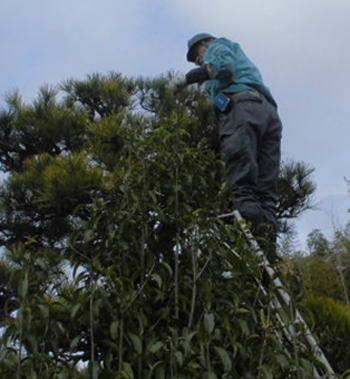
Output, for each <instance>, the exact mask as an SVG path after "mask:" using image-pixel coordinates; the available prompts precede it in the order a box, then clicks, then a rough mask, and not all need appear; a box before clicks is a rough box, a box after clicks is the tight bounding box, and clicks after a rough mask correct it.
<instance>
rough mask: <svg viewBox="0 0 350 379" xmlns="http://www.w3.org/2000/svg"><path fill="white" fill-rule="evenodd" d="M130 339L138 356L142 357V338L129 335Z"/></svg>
mask: <svg viewBox="0 0 350 379" xmlns="http://www.w3.org/2000/svg"><path fill="white" fill-rule="evenodd" d="M128 335H129V338H130V340H131V342H132V344H133V346H134V348H135V350H136V352H137V354H139V355H141V354H142V340H141V338H140V337H138V336H137V335H136V334H133V333H129V334H128Z"/></svg>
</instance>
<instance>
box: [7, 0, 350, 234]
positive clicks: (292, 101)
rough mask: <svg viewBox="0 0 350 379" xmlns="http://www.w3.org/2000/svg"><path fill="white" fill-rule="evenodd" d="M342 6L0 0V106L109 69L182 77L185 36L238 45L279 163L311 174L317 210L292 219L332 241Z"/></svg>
mask: <svg viewBox="0 0 350 379" xmlns="http://www.w3.org/2000/svg"><path fill="white" fill-rule="evenodd" d="M349 20H350V1H349V0H244V1H242V0H241V1H238V0H30V1H28V0H0V49H1V54H0V96H1V99H0V106H1V107H4V101H3V99H4V96H5V94H6V93H8V92H9V91H12V90H14V89H19V91H20V92H21V93H22V95H23V99H24V101H25V102H30V101H31V100H33V99H34V98H35V96H36V94H37V91H38V88H39V87H40V86H41V85H43V84H51V85H55V84H57V83H59V82H62V81H63V80H65V79H68V78H71V77H73V78H76V79H84V78H85V77H86V75H88V74H91V73H93V72H99V73H106V72H108V71H111V70H113V71H117V72H120V73H122V74H124V75H127V76H139V75H142V76H149V77H154V76H157V75H159V74H162V73H165V72H167V71H168V70H174V71H176V72H183V73H185V72H186V71H187V70H189V69H191V68H192V67H191V66H190V64H189V63H187V62H186V60H185V53H186V44H187V40H188V39H189V38H190V37H191V36H192V35H193V34H195V33H197V32H202V31H205V32H209V33H211V34H213V35H215V36H217V37H220V36H225V37H228V38H231V39H233V40H235V41H236V42H239V43H240V44H241V45H242V47H243V49H244V50H245V52H246V53H247V55H248V56H249V57H250V58H251V59H252V60H253V61H254V62H255V63H256V64H257V65H258V66H259V68H260V70H261V71H262V74H263V77H264V80H265V83H266V84H267V85H268V86H269V88H270V89H271V91H272V93H273V94H274V97H275V98H276V100H277V102H278V104H279V112H280V115H281V118H282V121H283V124H284V135H283V145H282V151H283V157H284V158H285V159H288V158H292V159H294V160H300V161H304V162H306V163H308V164H310V165H311V166H312V167H314V168H315V173H314V176H313V179H314V180H315V182H316V183H317V185H318V190H317V197H316V201H317V203H318V204H319V210H318V211H313V212H308V213H307V214H306V215H304V217H303V218H302V219H301V220H300V221H299V222H298V229H299V233H300V238H301V239H303V238H304V237H305V236H306V235H307V233H309V232H310V231H311V230H312V229H314V228H321V229H322V230H323V231H324V232H325V233H326V234H328V235H331V232H332V230H333V228H334V227H341V226H343V225H344V224H345V222H346V221H349V220H350V215H349V214H348V213H347V209H348V208H350V196H349V194H348V190H347V185H346V182H345V180H344V177H347V178H349V179H350V167H349V166H350V162H349V161H350V160H349V156H350V153H349V145H350V115H349V109H350V21H349Z"/></svg>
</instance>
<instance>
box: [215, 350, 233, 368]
mask: <svg viewBox="0 0 350 379" xmlns="http://www.w3.org/2000/svg"><path fill="white" fill-rule="evenodd" d="M214 350H215V351H216V353H217V354H218V356H219V358H220V359H221V362H222V364H223V366H224V370H225V372H230V371H231V369H232V361H231V358H230V355H229V354H228V352H227V351H226V350H225V349H223V348H222V347H218V346H215V347H214Z"/></svg>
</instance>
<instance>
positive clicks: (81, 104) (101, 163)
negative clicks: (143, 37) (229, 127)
mask: <svg viewBox="0 0 350 379" xmlns="http://www.w3.org/2000/svg"><path fill="white" fill-rule="evenodd" d="M169 76H170V74H169V75H166V76H164V77H160V78H156V79H152V80H150V79H144V78H137V79H129V78H125V77H123V76H122V75H121V74H117V73H109V74H108V75H99V74H93V75H91V76H89V77H88V78H87V79H86V80H83V81H78V80H73V79H71V80H67V81H66V82H65V83H63V84H62V85H61V86H60V87H59V88H58V89H52V88H41V90H40V92H39V95H38V98H37V99H36V100H35V101H34V102H33V103H32V104H29V105H28V104H23V103H22V101H21V97H20V95H19V94H18V93H15V94H13V95H11V96H9V97H8V99H7V103H8V107H7V108H6V109H3V110H2V111H1V114H0V168H1V170H2V171H3V172H4V173H6V174H7V176H6V178H4V179H3V181H2V183H1V188H0V191H1V204H0V225H1V230H0V245H1V246H2V249H3V253H2V255H3V257H2V260H1V264H0V273H1V276H0V305H1V309H0V323H1V325H2V326H3V332H2V336H1V344H0V357H1V359H0V373H1V377H2V378H10V377H12V378H13V377H14V376H15V377H16V378H18V379H20V378H28V379H29V378H30V379H32V378H39V377H40V378H50V379H51V378H60V379H61V378H93V379H95V378H101V379H104V378H156V379H161V378H187V377H189V376H191V377H194V378H208V379H214V378H247V379H249V378H266V379H269V378H273V377H286V378H293V377H298V378H310V377H311V376H310V375H312V369H313V364H316V365H318V363H317V362H314V358H313V356H312V355H311V354H310V352H309V351H308V350H307V349H306V347H305V344H304V343H303V341H300V343H291V342H290V341H288V339H286V338H285V337H284V331H283V328H282V327H281V326H279V324H278V322H277V321H278V314H276V313H278V312H277V311H276V310H275V309H274V308H273V307H272V306H271V304H272V303H271V299H270V295H269V294H264V293H262V292H261V290H260V287H259V285H258V284H257V283H259V282H261V279H262V273H261V268H260V265H259V260H258V259H257V257H255V256H254V254H253V252H252V251H251V250H250V249H249V248H248V247H247V245H246V243H245V242H244V238H243V237H242V234H241V231H240V228H239V227H238V225H236V224H235V223H233V222H231V223H225V222H223V221H222V220H220V219H219V218H218V217H217V216H218V215H220V214H222V213H227V211H228V209H227V206H228V205H227V204H228V203H229V196H230V191H229V189H228V188H227V185H226V183H225V171H224V168H223V164H222V162H221V160H220V157H219V149H218V133H217V130H218V129H217V124H216V121H215V117H214V114H213V112H212V109H211V106H210V105H209V104H208V102H207V100H206V98H205V96H204V95H203V93H202V92H201V91H200V90H199V89H189V90H186V91H184V93H183V94H180V95H178V96H177V97H174V96H173V95H172V94H171V93H170V92H169V91H168V90H167V88H166V82H167V79H168V78H169ZM58 95H60V96H58ZM311 172H312V170H311V169H310V168H309V167H308V166H307V165H305V164H303V163H293V162H292V163H290V162H289V163H288V162H287V163H285V165H284V169H283V170H281V177H280V189H281V201H280V203H279V217H280V221H281V225H282V224H283V223H284V222H285V221H286V220H287V219H292V218H295V217H296V216H298V215H299V214H300V212H302V211H303V210H305V209H307V208H308V207H310V201H309V200H310V197H311V196H312V193H313V192H314V190H315V187H314V184H313V183H312V181H311V179H310V174H311Z"/></svg>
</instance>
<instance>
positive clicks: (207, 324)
mask: <svg viewBox="0 0 350 379" xmlns="http://www.w3.org/2000/svg"><path fill="white" fill-rule="evenodd" d="M214 327H215V319H214V315H213V314H212V313H206V314H205V315H204V329H205V331H206V332H207V335H208V336H210V335H211V333H212V332H213V330H214Z"/></svg>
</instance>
